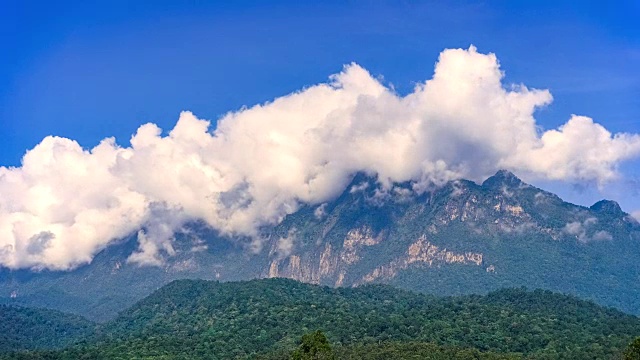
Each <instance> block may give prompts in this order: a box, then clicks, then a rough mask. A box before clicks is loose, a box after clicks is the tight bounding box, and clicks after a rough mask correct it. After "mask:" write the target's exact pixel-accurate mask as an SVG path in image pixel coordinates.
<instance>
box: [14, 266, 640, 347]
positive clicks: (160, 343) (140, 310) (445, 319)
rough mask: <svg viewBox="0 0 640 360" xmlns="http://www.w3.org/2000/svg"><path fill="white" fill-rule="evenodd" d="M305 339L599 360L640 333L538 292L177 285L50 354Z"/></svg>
mask: <svg viewBox="0 0 640 360" xmlns="http://www.w3.org/2000/svg"><path fill="white" fill-rule="evenodd" d="M314 330H322V331H324V332H325V333H326V335H327V337H328V339H329V341H330V342H331V344H333V345H334V346H335V348H336V351H338V352H340V353H341V354H345V355H344V356H345V358H357V356H358V355H354V354H358V353H368V354H370V355H371V356H373V355H375V354H377V353H393V352H398V354H401V353H405V354H406V353H411V352H412V351H414V350H415V352H416V353H421V352H429V350H426V349H429V347H431V346H444V347H445V348H442V349H441V350H442V351H441V352H444V353H446V352H447V351H454V352H458V351H463V350H464V349H467V350H464V351H471V352H483V353H500V354H503V355H504V356H506V355H509V356H512V357H513V356H515V357H516V358H518V357H522V356H524V357H531V356H533V357H535V358H543V359H562V358H572V359H607V358H615V357H617V356H619V355H620V354H621V353H622V351H623V350H624V349H625V347H626V346H627V345H628V344H629V343H630V342H631V341H632V340H633V338H634V337H636V336H638V335H640V319H638V318H637V317H635V316H631V315H627V314H624V313H622V312H619V311H617V310H613V309H607V308H603V307H600V306H598V305H596V304H594V303H591V302H587V301H582V300H579V299H577V298H574V297H571V296H564V295H559V294H554V293H551V292H548V291H541V290H536V291H526V290H524V289H506V290H500V291H497V292H493V293H491V294H489V295H487V296H477V295H474V296H459V297H446V298H438V297H433V296H427V295H423V294H418V293H413V292H408V291H403V290H398V289H395V288H392V287H389V286H385V285H370V286H363V287H359V288H353V289H352V288H340V289H333V288H329V287H321V286H316V285H309V284H304V283H299V282H296V281H293V280H287V279H267V280H253V281H247V282H234V283H218V282H208V281H196V280H181V281H175V282H172V283H171V284H169V285H167V286H165V287H163V288H162V289H160V290H158V291H156V292H155V293H153V294H152V295H151V296H149V297H147V298H145V299H144V300H142V301H140V302H139V303H138V304H136V305H135V306H133V307H132V308H130V309H128V310H126V311H125V312H123V313H121V315H120V316H119V317H118V318H116V319H115V320H114V321H112V322H109V323H107V324H105V325H103V326H102V327H100V328H99V329H98V331H97V332H96V333H95V334H94V335H93V336H92V337H90V338H87V340H86V341H85V343H84V344H83V345H82V346H76V347H73V348H70V349H67V350H64V351H58V352H53V353H47V356H49V357H48V358H68V359H72V358H74V359H75V358H81V357H88V358H110V359H111V358H123V359H129V358H147V357H150V358H166V359H174V358H185V359H187V358H219V359H229V358H247V357H255V356H258V355H260V354H261V355H262V356H275V357H276V358H277V356H286V354H289V353H290V352H291V351H292V350H293V349H295V348H296V346H297V345H298V342H299V339H300V337H301V336H302V335H303V334H305V333H308V332H310V331H314ZM411 344H413V345H411ZM412 347H413V348H414V350H411V349H412ZM460 349H462V350H460ZM269 354H271V355H269ZM42 355H43V353H31V354H21V355H15V356H14V357H17V358H39V356H42ZM485 355H486V356H489V355H487V354H485ZM503 355H500V356H503ZM491 356H493V355H491ZM369 358H376V357H375V356H374V357H369Z"/></svg>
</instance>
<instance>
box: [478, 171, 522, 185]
mask: <svg viewBox="0 0 640 360" xmlns="http://www.w3.org/2000/svg"><path fill="white" fill-rule="evenodd" d="M521 184H523V182H522V180H520V178H518V177H517V176H515V175H514V174H513V173H512V172H511V171H509V170H504V169H503V170H498V172H496V174H495V175H493V176H491V177H489V178H488V179H487V180H485V181H484V182H483V183H482V186H483V187H488V188H501V187H504V186H506V187H508V188H512V187H518V186H520V185H521Z"/></svg>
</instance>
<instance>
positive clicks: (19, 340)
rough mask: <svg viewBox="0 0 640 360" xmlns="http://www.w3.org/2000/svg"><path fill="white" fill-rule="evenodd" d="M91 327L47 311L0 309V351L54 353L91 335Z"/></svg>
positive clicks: (63, 315)
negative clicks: (49, 351) (50, 351)
mask: <svg viewBox="0 0 640 360" xmlns="http://www.w3.org/2000/svg"><path fill="white" fill-rule="evenodd" d="M94 329H95V324H94V323H92V322H90V321H88V320H86V319H84V318H83V317H80V316H77V315H70V314H65V313H61V312H59V311H55V310H48V309H31V308H22V307H14V306H4V305H0V349H1V350H2V351H12V350H26V349H57V348H63V347H66V346H69V345H71V344H73V343H74V342H75V341H77V340H79V339H82V338H84V337H86V336H89V335H91V334H93V332H94Z"/></svg>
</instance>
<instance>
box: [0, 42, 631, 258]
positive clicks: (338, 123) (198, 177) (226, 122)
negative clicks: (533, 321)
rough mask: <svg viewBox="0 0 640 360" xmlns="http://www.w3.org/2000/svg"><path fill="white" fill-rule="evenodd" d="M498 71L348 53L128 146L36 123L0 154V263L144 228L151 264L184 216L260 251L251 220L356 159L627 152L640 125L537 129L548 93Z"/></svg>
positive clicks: (141, 135)
mask: <svg viewBox="0 0 640 360" xmlns="http://www.w3.org/2000/svg"><path fill="white" fill-rule="evenodd" d="M502 77H503V74H502V71H501V70H500V67H499V64H498V61H497V59H496V57H495V56H494V55H493V54H488V55H486V54H481V53H478V52H477V51H476V49H475V48H474V47H471V48H469V49H468V50H463V49H454V50H445V51H444V52H442V54H441V55H440V58H439V61H438V63H437V64H436V67H435V72H434V75H433V78H432V79H431V80H428V81H426V82H425V83H423V84H420V85H419V86H417V87H416V89H415V91H414V92H413V93H411V94H409V95H407V96H404V97H400V96H398V95H397V94H396V93H394V92H393V91H392V90H391V89H389V88H387V87H385V86H384V85H383V84H381V83H380V82H379V81H378V80H377V79H376V78H374V77H372V76H371V75H370V74H369V73H368V72H367V71H366V70H365V69H363V68H361V67H360V66H358V65H356V64H351V65H348V66H346V67H345V69H344V70H343V71H342V72H341V73H339V74H337V75H334V76H332V77H331V81H330V82H329V83H327V84H319V85H315V86H311V87H308V88H306V89H304V90H302V91H300V92H296V93H293V94H289V95H286V96H283V97H280V98H277V99H275V100H274V101H273V102H270V103H266V104H262V105H257V106H254V107H251V108H247V109H242V110H240V111H237V112H231V113H228V114H227V115H225V116H223V117H222V118H221V119H220V120H219V121H218V122H217V127H216V129H215V131H213V132H211V126H210V123H209V122H208V121H204V120H200V119H197V118H196V117H195V116H194V115H193V114H191V113H189V112H184V113H182V114H181V115H180V118H179V120H178V122H177V124H176V126H175V127H174V128H173V129H172V130H171V131H170V132H169V134H168V135H166V136H163V135H162V132H161V130H160V129H159V128H158V127H157V126H155V125H154V124H146V125H143V126H141V127H140V128H139V129H138V131H137V133H136V134H135V135H134V136H133V137H132V139H131V147H124V148H123V147H120V146H118V145H117V144H115V143H114V140H113V139H106V140H104V141H103V142H102V143H101V144H100V145H98V146H97V147H95V148H93V149H91V150H85V149H82V148H81V147H80V145H79V144H78V143H76V142H75V141H72V140H69V139H64V138H59V137H47V138H45V139H44V140H43V141H42V142H41V143H40V144H38V145H37V146H36V147H35V148H34V149H32V150H30V151H29V152H28V153H27V154H26V155H25V157H24V159H23V164H22V166H21V167H18V168H5V167H0V263H1V264H3V265H4V266H7V267H10V268H27V267H46V268H52V269H66V268H71V267H74V266H77V265H79V264H83V263H87V262H89V261H91V259H92V257H93V256H94V255H95V254H96V253H97V252H98V251H100V250H101V249H103V248H104V247H106V246H108V245H109V244H110V242H112V241H113V240H114V239H117V238H122V237H124V236H127V235H130V234H135V233H136V232H138V231H139V230H140V229H143V231H142V232H140V233H139V236H138V238H139V239H138V240H139V243H140V249H139V251H138V252H136V253H135V254H134V255H132V257H131V259H130V261H134V262H138V263H142V264H158V263H160V262H161V261H162V259H163V258H164V257H165V256H170V255H171V254H172V251H173V248H172V246H171V241H172V240H171V239H172V232H173V231H174V230H175V229H178V228H180V227H181V226H183V224H184V222H186V221H188V220H192V219H201V220H204V221H205V222H206V223H207V224H209V225H210V226H212V227H214V228H216V229H218V230H220V231H221V232H222V233H228V234H243V235H248V236H250V237H251V236H253V238H254V243H253V244H252V246H253V247H254V248H256V249H259V248H260V247H261V246H260V241H259V239H258V237H257V236H255V235H256V234H257V232H256V229H257V227H258V226H260V225H265V224H272V223H277V222H279V221H281V219H282V218H283V217H284V216H285V215H286V214H289V213H292V212H294V211H296V210H297V208H298V206H299V204H300V203H308V204H313V205H317V204H321V203H324V202H326V201H328V200H331V199H332V198H333V197H335V196H336V195H338V194H339V193H340V192H342V191H343V190H344V188H345V187H346V185H347V184H348V182H349V181H350V178H351V176H352V175H353V174H354V173H356V172H358V171H363V172H366V173H370V174H377V175H378V178H379V180H380V182H381V183H382V184H383V185H384V186H385V187H386V189H389V188H391V186H390V185H391V184H392V183H393V182H399V181H408V180H413V181H416V182H417V183H416V185H415V186H414V188H416V189H420V188H422V189H424V188H428V187H429V186H430V184H442V183H443V182H446V181H448V180H451V179H458V178H468V179H472V180H482V179H483V178H485V177H487V176H489V175H491V174H492V173H493V172H495V171H496V170H497V169H499V168H507V169H510V170H513V171H516V172H525V173H528V174H531V175H534V176H538V177H541V178H548V179H561V180H566V181H571V182H578V181H596V182H599V183H604V182H606V181H609V180H611V179H614V178H616V176H617V175H618V174H617V173H616V168H617V165H618V164H619V163H620V162H621V161H624V160H626V159H630V158H633V157H637V156H638V155H639V154H640V136H639V135H637V134H615V135H613V134H611V133H609V132H608V131H607V130H606V129H605V128H603V127H602V126H600V125H598V124H596V123H594V122H593V121H592V120H591V119H589V118H586V117H581V116H572V117H571V118H570V119H569V121H568V122H567V123H566V124H565V125H563V126H561V127H560V128H558V129H556V130H549V131H545V132H542V133H540V131H539V129H538V128H537V126H536V122H535V119H534V117H533V113H534V111H535V109H536V108H538V107H541V106H545V105H547V104H549V103H550V102H551V100H552V97H551V94H550V93H549V92H548V91H546V90H533V89H528V88H526V87H525V86H523V85H517V86H509V87H504V86H503V84H502V82H501V81H502ZM159 209H163V210H162V211H159ZM157 228H159V229H161V230H162V231H158V230H156V229H157Z"/></svg>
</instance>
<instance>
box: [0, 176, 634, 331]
mask: <svg viewBox="0 0 640 360" xmlns="http://www.w3.org/2000/svg"><path fill="white" fill-rule="evenodd" d="M414 185H415V184H412V183H401V184H387V185H385V186H381V185H380V183H379V182H378V181H377V178H376V177H373V176H369V175H366V174H364V173H358V174H356V175H355V176H354V178H353V179H352V181H351V183H350V184H349V186H348V187H347V188H346V189H345V191H344V192H343V193H342V194H340V195H339V196H338V197H337V198H336V199H334V200H332V201H329V202H326V203H323V204H317V205H304V206H301V208H300V209H299V210H298V211H297V212H295V213H293V214H290V215H288V216H286V217H285V218H284V219H283V221H282V222H281V223H279V224H278V225H275V226H272V227H265V228H263V229H262V230H261V237H262V241H261V243H262V244H263V246H262V248H261V249H260V251H258V252H255V253H254V252H251V251H247V250H246V245H245V244H248V240H250V239H244V240H243V239H234V238H229V237H225V236H222V235H221V234H219V233H218V232H216V231H214V230H212V229H210V228H208V227H207V226H206V225H204V224H203V223H197V222H196V223H191V224H190V225H189V226H188V230H187V231H185V232H181V233H177V234H176V238H175V240H174V242H173V245H174V248H175V250H176V254H175V256H171V257H167V258H166V262H165V264H164V265H163V266H161V267H137V266H136V265H134V264H131V263H128V262H127V258H128V256H129V255H130V254H131V252H133V251H135V249H136V243H135V239H133V238H130V239H127V240H124V241H121V242H120V243H119V244H118V245H114V246H111V247H108V248H106V249H105V250H103V251H102V252H101V253H100V254H98V256H96V258H95V259H94V260H93V262H92V263H91V264H89V265H86V266H83V267H80V268H78V269H76V270H74V271H71V272H48V271H44V272H41V273H32V272H29V271H24V270H23V271H8V270H6V269H5V270H0V275H1V277H0V302H3V303H15V304H22V305H35V306H45V307H51V308H55V309H60V310H66V311H72V312H75V313H78V314H83V315H87V314H89V316H90V317H92V319H94V320H106V319H109V318H112V317H113V316H114V315H115V314H116V313H117V312H118V311H120V310H122V309H124V308H126V307H127V306H129V305H131V304H133V303H134V302H135V301H136V300H138V299H140V298H142V297H144V296H145V295H147V294H149V293H151V292H152V291H153V290H155V289H157V288H159V287H160V286H162V285H164V284H166V283H168V282H170V281H171V280H175V279H180V278H202V279H211V280H221V281H234V280H244V279H251V278H260V277H289V278H292V279H296V280H300V281H304V282H310V283H317V284H322V285H330V286H346V287H349V286H355V285H360V284H366V283H372V282H383V283H389V284H392V285H395V286H400V287H402V288H406V289H410V290H418V291H423V292H427V293H434V294H438V295H460V294H467V293H486V292H488V291H491V290H494V289H498V288H501V287H518V286H522V285H527V286H533V287H539V288H543V289H549V290H553V291H559V292H564V293H570V294H575V295H578V296H581V297H585V298H588V299H591V300H594V301H597V302H598V303H600V304H603V305H607V306H615V307H617V308H619V309H622V310H624V311H627V312H631V313H635V314H638V313H640V300H639V299H637V296H635V295H634V294H635V293H637V292H638V291H640V287H639V285H638V281H637V279H638V278H639V277H640V265H639V264H638V262H637V260H636V259H637V258H638V257H640V246H638V244H640V224H638V222H637V221H635V220H634V219H633V218H631V217H630V216H629V215H628V214H626V213H624V212H622V211H621V210H620V211H618V210H619V206H618V205H617V203H615V202H611V201H600V202H597V203H596V204H594V205H593V206H591V207H584V206H579V205H574V204H570V203H567V202H565V201H563V200H562V199H560V198H559V197H558V196H556V195H555V194H552V193H549V192H546V191H544V190H541V189H538V188H536V187H534V186H531V185H529V184H526V183H524V182H522V181H521V180H520V179H519V178H518V177H517V176H515V175H514V174H513V173H510V172H508V171H499V172H498V173H496V175H494V176H492V177H490V178H488V179H487V180H485V181H484V182H483V183H482V184H477V183H475V182H472V181H468V180H455V181H450V182H448V183H446V184H444V185H442V186H439V187H434V188H430V189H427V190H425V191H414ZM14 295H15V296H14Z"/></svg>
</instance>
